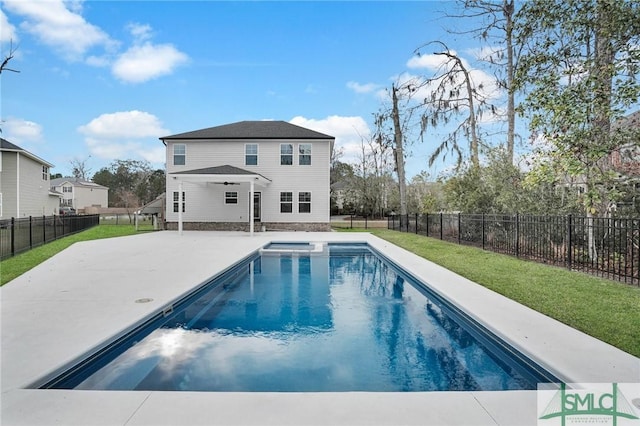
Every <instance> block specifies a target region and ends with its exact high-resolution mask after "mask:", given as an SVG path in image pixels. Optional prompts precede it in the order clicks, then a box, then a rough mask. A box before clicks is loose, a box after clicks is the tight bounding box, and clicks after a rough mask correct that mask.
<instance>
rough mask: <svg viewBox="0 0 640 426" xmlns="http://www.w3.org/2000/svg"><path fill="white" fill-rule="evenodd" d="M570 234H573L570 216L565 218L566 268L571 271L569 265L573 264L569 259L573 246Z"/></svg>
mask: <svg viewBox="0 0 640 426" xmlns="http://www.w3.org/2000/svg"><path fill="white" fill-rule="evenodd" d="M572 233H573V215H572V214H570V215H569V216H568V217H567V268H569V269H571V264H572V262H573V259H571V257H572V254H573V247H571V246H572V245H573V238H572Z"/></svg>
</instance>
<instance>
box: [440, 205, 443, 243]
mask: <svg viewBox="0 0 640 426" xmlns="http://www.w3.org/2000/svg"><path fill="white" fill-rule="evenodd" d="M442 235H443V233H442V212H440V239H441V240H442Z"/></svg>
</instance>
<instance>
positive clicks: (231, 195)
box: [224, 192, 238, 204]
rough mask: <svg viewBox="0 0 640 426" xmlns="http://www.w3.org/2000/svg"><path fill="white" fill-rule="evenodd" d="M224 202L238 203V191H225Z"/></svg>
mask: <svg viewBox="0 0 640 426" xmlns="http://www.w3.org/2000/svg"><path fill="white" fill-rule="evenodd" d="M224 203H225V204H238V193H237V192H225V193H224Z"/></svg>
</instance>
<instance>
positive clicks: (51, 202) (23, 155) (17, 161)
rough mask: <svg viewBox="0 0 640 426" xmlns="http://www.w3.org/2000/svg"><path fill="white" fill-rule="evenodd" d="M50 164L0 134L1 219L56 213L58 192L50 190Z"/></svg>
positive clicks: (51, 165)
mask: <svg viewBox="0 0 640 426" xmlns="http://www.w3.org/2000/svg"><path fill="white" fill-rule="evenodd" d="M51 167H53V164H51V163H49V162H48V161H45V160H43V159H42V158H40V157H38V156H36V155H34V154H32V153H30V152H29V151H26V150H24V149H22V148H20V147H19V146H17V145H15V144H13V143H11V142H9V141H7V140H6V139H2V138H0V219H10V218H12V217H15V218H21V217H29V216H50V215H54V214H58V206H59V205H60V197H61V194H60V193H57V192H55V191H51V188H50V185H49V170H50V169H51Z"/></svg>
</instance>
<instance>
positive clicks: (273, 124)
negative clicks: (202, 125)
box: [160, 121, 335, 141]
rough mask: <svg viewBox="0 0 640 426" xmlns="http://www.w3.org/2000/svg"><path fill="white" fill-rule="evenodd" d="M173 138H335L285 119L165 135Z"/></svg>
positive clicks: (247, 122)
mask: <svg viewBox="0 0 640 426" xmlns="http://www.w3.org/2000/svg"><path fill="white" fill-rule="evenodd" d="M174 139H332V140H333V139H335V138H334V137H333V136H329V135H325V134H324V133H320V132H316V131H314V130H310V129H307V128H305V127H300V126H296V125H295V124H291V123H287V122H286V121H239V122H237V123H231V124H225V125H222V126H216V127H209V128H207V129H201V130H194V131H192V132H186V133H179V134H177V135H172V136H165V137H162V138H160V140H162V141H165V140H174Z"/></svg>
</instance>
